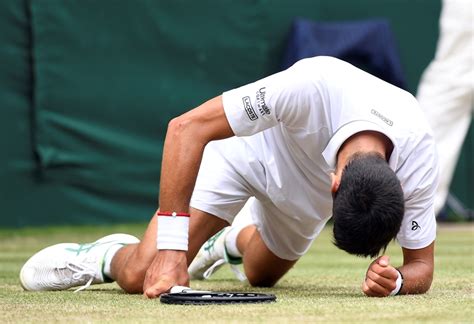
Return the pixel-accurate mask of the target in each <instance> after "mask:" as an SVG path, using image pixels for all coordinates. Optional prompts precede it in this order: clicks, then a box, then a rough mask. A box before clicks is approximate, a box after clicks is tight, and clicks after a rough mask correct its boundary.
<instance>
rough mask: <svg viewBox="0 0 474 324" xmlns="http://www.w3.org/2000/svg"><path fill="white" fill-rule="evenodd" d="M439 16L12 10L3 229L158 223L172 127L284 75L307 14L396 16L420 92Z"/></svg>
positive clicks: (292, 9)
mask: <svg viewBox="0 0 474 324" xmlns="http://www.w3.org/2000/svg"><path fill="white" fill-rule="evenodd" d="M439 10H440V2H439V1H438V0H436V1H434V0H385V1H380V0H360V1H350V0H299V1H293V0H242V1H233V0H219V1H218V0H215V1H211V0H206V1H184V0H167V1H153V0H135V1H117V0H101V1H95V0H81V1H73V0H24V1H21V0H4V1H0V45H1V46H0V62H1V64H0V107H1V108H0V130H1V135H2V136H0V138H1V143H2V150H1V151H0V174H1V175H2V178H1V179H2V183H1V185H0V203H1V205H2V207H3V211H2V214H1V215H2V216H1V217H0V226H25V225H46V224H79V223H89V224H90V223H107V222H124V221H145V220H148V219H149V217H150V216H151V213H153V211H154V209H155V208H156V206H157V195H158V184H159V174H160V163H161V153H162V152H161V150H162V144H163V139H164V134H165V131H166V127H167V123H168V121H169V120H170V119H171V118H172V117H174V116H177V115H179V114H180V113H182V112H184V111H186V110H188V109H190V108H193V107H195V106H197V105H198V104H200V103H201V102H203V101H204V100H206V99H208V98H211V97H213V96H215V95H218V94H220V93H221V92H222V91H224V90H227V89H230V88H234V87H236V86H239V85H242V84H245V83H248V82H250V81H253V80H256V79H258V78H261V77H263V76H265V75H268V74H270V73H273V72H276V71H277V70H278V66H279V64H280V60H281V56H282V53H283V48H284V46H285V41H286V36H287V33H288V32H289V27H290V24H291V22H292V20H293V19H294V17H297V16H299V17H305V18H308V19H313V20H326V21H335V20H355V19H365V18H373V17H386V18H388V19H389V20H390V22H391V24H392V28H393V31H394V33H395V35H396V37H397V40H398V41H399V46H400V56H401V60H402V63H403V66H404V68H405V72H406V74H407V80H408V84H409V87H410V90H411V91H412V92H413V93H414V92H415V90H416V86H417V84H418V80H419V77H420V75H421V73H422V71H423V70H424V68H425V67H426V66H427V65H428V63H429V62H430V60H431V58H432V56H433V53H434V49H435V45H436V40H437V30H438V17H439ZM470 154H472V153H470ZM470 156H472V155H470Z"/></svg>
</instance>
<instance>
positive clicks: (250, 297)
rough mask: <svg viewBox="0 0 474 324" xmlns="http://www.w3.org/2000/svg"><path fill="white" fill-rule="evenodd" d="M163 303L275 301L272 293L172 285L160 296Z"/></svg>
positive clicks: (210, 303) (198, 303) (197, 303)
mask: <svg viewBox="0 0 474 324" xmlns="http://www.w3.org/2000/svg"><path fill="white" fill-rule="evenodd" d="M160 301H161V302H162V303H165V304H177V305H213V304H254V303H270V302H274V301H276V296H275V295H273V294H262V293H253V292H217V291H207V290H192V289H191V288H189V287H181V286H178V287H173V288H172V289H171V292H170V293H168V294H163V295H161V296H160Z"/></svg>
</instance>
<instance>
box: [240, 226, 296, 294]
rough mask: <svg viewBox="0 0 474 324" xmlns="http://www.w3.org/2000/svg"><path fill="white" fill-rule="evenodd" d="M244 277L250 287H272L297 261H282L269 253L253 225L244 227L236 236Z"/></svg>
mask: <svg viewBox="0 0 474 324" xmlns="http://www.w3.org/2000/svg"><path fill="white" fill-rule="evenodd" d="M237 248H238V249H239V251H240V252H241V253H242V255H243V264H244V269H245V275H246V276H247V279H248V281H249V283H250V284H251V285H252V286H260V287H272V286H273V285H275V284H276V283H277V281H278V280H280V278H281V277H283V275H284V274H285V273H287V272H288V270H290V269H291V268H292V267H293V265H294V264H295V263H296V262H297V261H298V260H284V259H281V258H279V257H277V256H276V255H275V254H274V253H273V252H272V251H270V250H269V249H268V248H267V246H266V245H265V243H264V242H263V240H262V237H261V235H260V233H259V232H258V230H257V228H256V227H255V225H249V226H247V227H244V228H243V229H242V230H241V231H240V232H239V234H238V236H237Z"/></svg>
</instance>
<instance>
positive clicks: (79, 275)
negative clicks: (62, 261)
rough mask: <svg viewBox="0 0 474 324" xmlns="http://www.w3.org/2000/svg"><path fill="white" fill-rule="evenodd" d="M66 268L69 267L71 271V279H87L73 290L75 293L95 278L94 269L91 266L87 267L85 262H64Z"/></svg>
mask: <svg viewBox="0 0 474 324" xmlns="http://www.w3.org/2000/svg"><path fill="white" fill-rule="evenodd" d="M66 269H69V270H70V271H71V272H72V279H73V280H77V281H83V280H87V282H86V283H85V284H84V285H83V286H81V287H79V288H78V289H76V290H74V292H75V293H77V292H79V291H82V290H84V289H87V288H88V287H89V286H90V285H91V284H92V282H93V281H94V278H95V270H94V269H92V268H91V267H88V266H87V265H85V264H77V263H74V262H68V263H67V264H66ZM87 278H88V279H87Z"/></svg>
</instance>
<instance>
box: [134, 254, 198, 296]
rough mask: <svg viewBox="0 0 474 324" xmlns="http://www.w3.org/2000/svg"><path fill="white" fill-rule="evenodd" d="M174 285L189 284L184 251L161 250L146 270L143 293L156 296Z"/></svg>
mask: <svg viewBox="0 0 474 324" xmlns="http://www.w3.org/2000/svg"><path fill="white" fill-rule="evenodd" d="M174 286H189V275H188V267H187V262H186V252H185V251H174V250H161V251H159V252H158V253H157V255H156V257H155V259H154V260H153V262H152V263H151V265H150V267H149V268H148V270H147V272H146V275H145V281H144V283H143V294H144V295H145V297H147V298H156V297H158V296H160V295H161V294H163V293H166V292H168V291H169V290H170V289H171V288H172V287H174Z"/></svg>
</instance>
